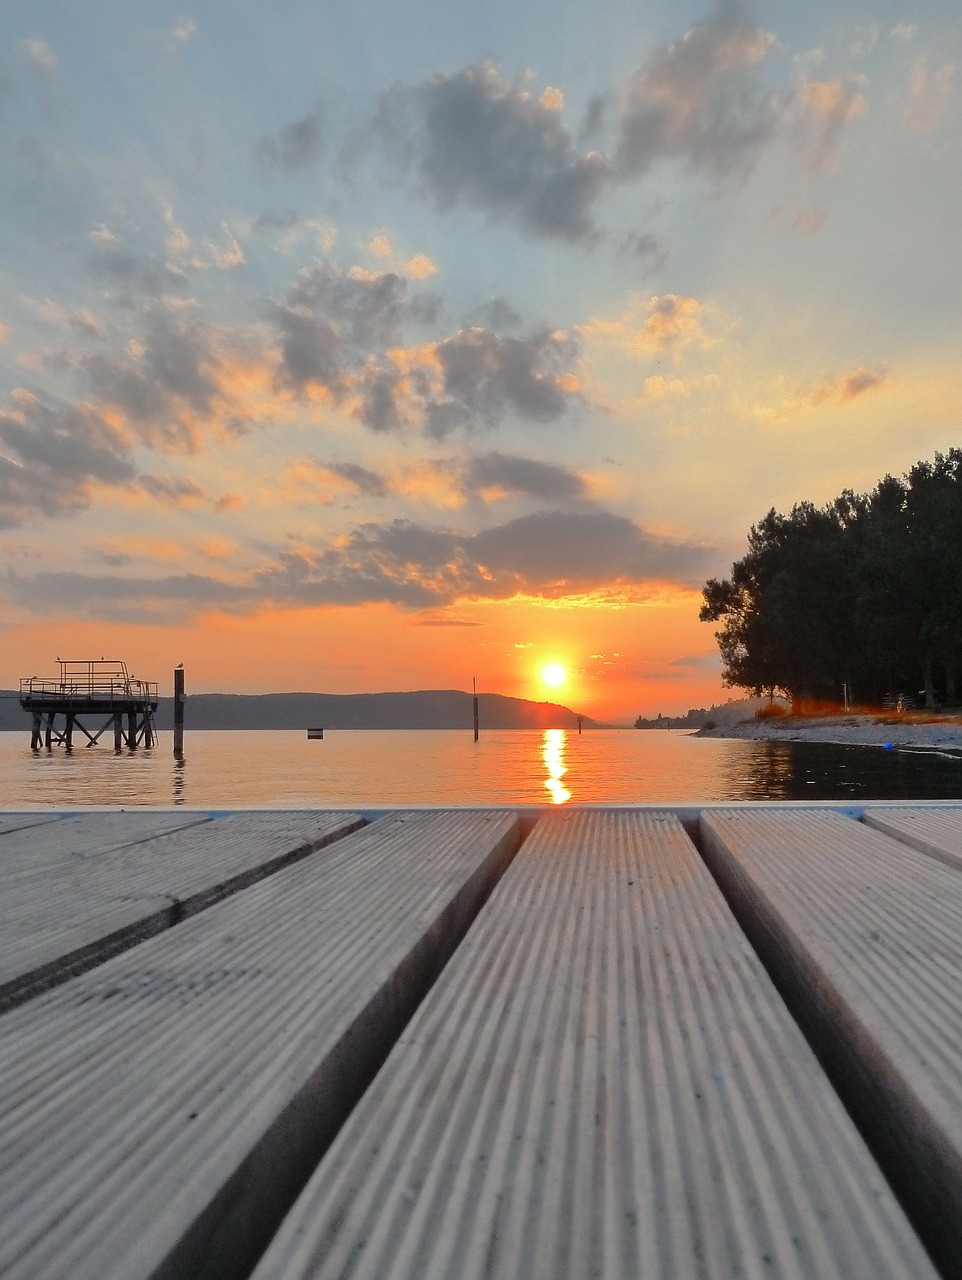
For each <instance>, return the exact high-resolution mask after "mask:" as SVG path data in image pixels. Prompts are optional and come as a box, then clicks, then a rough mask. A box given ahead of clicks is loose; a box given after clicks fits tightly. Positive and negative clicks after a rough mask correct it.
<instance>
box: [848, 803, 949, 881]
mask: <svg viewBox="0 0 962 1280" xmlns="http://www.w3.org/2000/svg"><path fill="white" fill-rule="evenodd" d="M862 821H863V822H864V823H865V824H866V825H867V826H869V827H874V828H875V829H876V830H877V831H884V832H885V833H886V835H890V836H894V837H895V839H896V840H901V841H903V842H904V843H905V844H908V845H911V846H912V848H913V849H918V850H919V851H920V852H921V853H927V854H929V855H930V856H931V857H933V858H938V859H939V861H940V862H945V863H947V864H948V865H949V866H950V867H956V868H957V869H960V870H962V808H958V809H927V808H925V807H924V806H922V805H920V806H919V807H918V808H902V807H899V808H898V809H866V811H865V812H864V813H863V815H862Z"/></svg>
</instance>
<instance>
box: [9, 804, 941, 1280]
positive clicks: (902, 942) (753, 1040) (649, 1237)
mask: <svg viewBox="0 0 962 1280" xmlns="http://www.w3.org/2000/svg"><path fill="white" fill-rule="evenodd" d="M0 889H2V893H0V1001H2V1002H3V1003H2V1005H0V1008H3V1009H4V1011H3V1013H2V1015H0V1274H2V1275H3V1276H4V1277H11V1278H21V1280H25V1278H30V1280H39V1278H40V1277H44V1278H46V1277H50V1278H56V1280H59V1278H60V1277H67V1276H69V1277H71V1280H88V1278H89V1280H94V1278H95V1277H96V1280H104V1278H107V1280H140V1278H143V1280H146V1278H147V1277H178V1278H179V1277H184V1278H186V1277H200V1276H205V1277H206V1276H210V1277H224V1278H234V1277H237V1278H240V1277H247V1276H252V1275H253V1276H254V1277H255V1280H307V1278H308V1277H319V1278H324V1280H335V1278H337V1280H342V1278H345V1280H346V1278H347V1277H351V1278H352V1280H482V1278H494V1280H587V1278H588V1277H595V1276H597V1277H601V1278H602V1280H638V1278H640V1280H649V1277H651V1278H657V1280H688V1278H689V1277H704V1278H705V1280H709V1278H710V1280H717V1278H718V1277H724V1278H727V1277H736V1276H738V1277H742V1276H744V1277H759V1278H761V1277H778V1278H779V1280H782V1278H783V1277H785V1278H794V1277H798V1278H799V1280H801V1278H802V1277H806V1278H809V1280H823V1278H835V1280H861V1278H862V1277H864V1278H865V1280H870V1278H871V1280H875V1278H876V1277H879V1278H882V1280H886V1278H891V1280H895V1278H896V1277H930V1278H931V1277H934V1276H936V1275H938V1274H941V1275H943V1276H962V983H960V974H962V804H959V805H952V804H926V805H881V804H880V805H877V806H871V805H870V806H866V807H865V808H864V810H862V809H859V810H855V809H852V808H844V807H833V806H829V805H826V806H816V805H811V806H782V805H774V804H773V805H767V806H727V807H711V808H709V807H705V808H704V809H699V808H697V807H696V808H693V807H690V806H689V807H687V808H685V809H684V810H678V811H671V810H670V808H662V807H657V808H655V807H650V806H640V807H637V808H618V809H614V808H612V809H606V808H587V807H586V808H576V807H573V808H568V809H556V810H551V811H548V810H537V811H530V810H525V811H520V810H510V809H505V810H497V809H477V810H420V811H419V810H411V811H397V812H391V813H370V812H367V813H349V812H343V811H337V812H319V811H310V812H306V811H303V812H300V811H298V812H293V811H289V812H284V811H281V812H273V813H267V812H264V813H260V812H258V813H238V814H233V815H216V814H206V813H198V812H191V811H185V810H171V811H166V812H161V811H147V810H145V811H140V812H127V813H122V812H95V811H85V812H84V813H82V814H78V813H72V814H65V815H55V814H38V813H25V814H19V815H18V814H13V813H0Z"/></svg>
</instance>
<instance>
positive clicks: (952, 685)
mask: <svg viewBox="0 0 962 1280" xmlns="http://www.w3.org/2000/svg"><path fill="white" fill-rule="evenodd" d="M702 594H703V599H704V603H703V605H702V608H701V611H700V614H699V617H700V618H701V620H702V621H703V622H720V623H721V624H722V625H721V629H720V630H719V631H716V632H715V637H716V639H717V641H718V647H719V650H720V652H721V657H722V677H723V679H724V682H725V684H726V685H729V686H737V687H739V688H742V689H747V690H748V691H749V692H750V693H753V694H756V695H757V694H762V693H775V692H779V693H783V694H785V695H786V696H787V697H789V698H791V700H792V702H793V703H798V702H804V701H813V702H829V701H831V702H836V701H837V702H839V703H842V702H843V701H844V700H845V695H846V694H847V697H848V700H849V701H850V702H851V703H853V704H854V703H855V702H857V703H858V704H860V705H879V704H881V703H882V702H883V700H885V699H886V698H887V697H893V696H897V695H899V694H907V695H909V696H911V697H912V698H915V699H918V700H919V701H920V702H922V703H924V705H925V706H927V707H933V706H936V705H937V704H938V703H939V702H941V703H944V704H947V705H955V703H956V693H957V677H958V673H959V671H960V669H962V449H950V450H949V452H948V453H946V454H944V455H943V454H940V453H937V454H936V455H935V459H934V461H932V462H927V461H923V462H918V463H916V465H915V466H914V467H912V469H911V470H910V471H909V472H908V474H907V475H905V476H903V477H901V478H899V479H896V478H895V477H893V476H886V477H885V478H884V479H883V480H881V481H879V483H878V484H877V485H876V487H875V488H874V489H873V490H872V491H871V492H870V493H864V494H856V493H853V492H852V491H851V490H845V491H844V492H843V493H841V494H840V495H839V496H838V497H837V498H835V499H834V501H832V502H829V503H828V504H827V505H826V506H824V507H815V506H813V504H812V503H810V502H802V503H799V504H797V505H796V506H794V507H793V508H792V510H791V513H790V514H789V515H787V516H786V515H782V514H780V513H779V512H777V511H776V510H775V509H774V508H773V509H772V510H771V511H769V513H768V515H766V516H765V518H764V519H763V520H760V521H759V522H758V524H756V525H753V526H752V528H751V530H750V532H749V535H748V552H747V554H746V555H745V556H743V557H742V559H741V560H739V561H737V562H736V563H735V564H734V565H733V566H732V572H731V577H729V578H724V579H718V578H710V579H709V580H708V582H707V583H706V584H705V587H704V590H703V593H702Z"/></svg>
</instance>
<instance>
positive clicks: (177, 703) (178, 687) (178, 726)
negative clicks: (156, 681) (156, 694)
mask: <svg viewBox="0 0 962 1280" xmlns="http://www.w3.org/2000/svg"><path fill="white" fill-rule="evenodd" d="M183 754H184V664H183V663H181V664H180V666H179V667H175V668H174V755H175V756H180V755H183Z"/></svg>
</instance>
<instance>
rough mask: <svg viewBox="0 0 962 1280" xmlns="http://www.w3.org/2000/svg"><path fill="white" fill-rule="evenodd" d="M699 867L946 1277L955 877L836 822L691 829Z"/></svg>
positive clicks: (960, 1096)
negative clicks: (696, 837) (719, 891)
mask: <svg viewBox="0 0 962 1280" xmlns="http://www.w3.org/2000/svg"><path fill="white" fill-rule="evenodd" d="M701 826H702V851H703V854H704V856H705V857H706V859H707V860H708V863H709V865H710V867H711V868H712V870H713V872H714V874H715V876H716V878H717V879H718V881H719V883H720V884H721V885H722V887H723V888H724V890H725V893H726V895H727V896H728V899H729V902H731V904H732V906H733V908H734V910H735V913H736V915H737V916H738V918H739V919H740V920H741V922H742V924H743V926H744V927H745V929H746V931H747V933H748V935H749V937H750V938H751V939H752V941H753V942H754V943H755V945H756V947H757V948H758V950H759V952H760V954H761V955H762V957H763V958H764V960H765V962H766V964H767V965H768V967H769V970H770V971H771V972H772V974H773V975H774V977H775V979H776V981H777V983H778V984H779V985H780V987H781V989H782V991H783V992H784V994H785V997H786V999H787V1001H788V1003H789V1005H790V1006H791V1008H792V1009H793V1011H794V1012H795V1014H796V1016H797V1017H798V1019H799V1021H800V1023H801V1024H802V1026H803V1027H804V1029H805V1031H806V1033H807V1035H808V1037H809V1039H810V1041H811V1042H812V1044H813V1045H814V1047H815V1048H816V1051H817V1052H818V1054H819V1057H820V1058H821V1059H822V1061H823V1063H824V1064H825V1065H826V1067H827V1069H828V1071H829V1074H830V1075H831V1077H832V1079H833V1081H834V1082H835V1084H836V1086H837V1088H838V1089H839V1092H840V1094H841V1095H842V1097H843V1098H844V1100H845V1102H846V1104H847V1106H848V1108H849V1110H850V1111H851V1113H852V1115H853V1116H855V1118H856V1120H857V1122H858V1124H859V1127H860V1128H861V1130H862V1132H863V1134H864V1135H865V1137H866V1139H867V1140H868V1142H869V1144H870V1145H871V1146H872V1148H873V1150H874V1151H875V1153H876V1156H877V1158H878V1159H879V1162H880V1164H881V1165H882V1167H883V1169H884V1170H885V1171H886V1173H887V1175H888V1177H889V1180H890V1181H891V1182H892V1185H893V1186H894V1187H895V1188H896V1190H897V1192H898V1194H899V1196H900V1198H901V1199H902V1202H903V1204H905V1206H906V1208H907V1209H908V1211H909V1213H910V1215H911V1217H912V1218H913V1221H914V1222H915V1225H916V1228H917V1230H918V1231H919V1234H920V1235H921V1236H922V1238H923V1240H924V1241H925V1242H926V1244H927V1246H928V1248H929V1251H930V1252H931V1253H932V1255H933V1257H934V1258H935V1259H936V1261H937V1262H938V1263H939V1264H940V1266H941V1267H942V1268H943V1270H944V1274H946V1275H949V1274H951V1275H958V1274H959V1269H958V1268H959V1259H960V1258H962V990H960V984H959V973H960V972H962V877H960V876H959V874H958V871H957V870H956V869H955V868H953V867H949V866H946V865H944V864H943V863H942V862H940V861H937V860H936V859H935V858H932V857H930V856H929V855H928V854H923V853H920V852H917V851H916V850H914V849H912V848H909V847H908V846H907V845H905V844H900V843H896V842H895V841H894V840H892V839H890V838H889V837H887V836H885V835H882V834H881V833H879V832H877V831H874V830H872V829H870V828H868V827H866V826H865V825H863V824H862V823H859V822H855V821H853V820H851V819H848V818H845V817H843V816H842V815H840V814H833V813H826V812H817V811H816V812H810V813H794V814H784V813H778V812H777V811H772V812H758V811H755V812H752V811H745V812H742V813H734V812H732V813H706V814H704V815H703V816H702V819H701Z"/></svg>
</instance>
